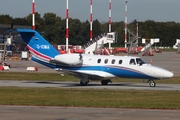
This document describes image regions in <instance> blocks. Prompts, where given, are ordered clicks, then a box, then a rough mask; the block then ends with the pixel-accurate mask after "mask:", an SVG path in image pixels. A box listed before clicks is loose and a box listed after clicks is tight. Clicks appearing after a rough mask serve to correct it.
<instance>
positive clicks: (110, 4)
mask: <svg viewBox="0 0 180 120" xmlns="http://www.w3.org/2000/svg"><path fill="white" fill-rule="evenodd" d="M111 10H112V3H111V0H109V32H111V23H112V17H111Z"/></svg>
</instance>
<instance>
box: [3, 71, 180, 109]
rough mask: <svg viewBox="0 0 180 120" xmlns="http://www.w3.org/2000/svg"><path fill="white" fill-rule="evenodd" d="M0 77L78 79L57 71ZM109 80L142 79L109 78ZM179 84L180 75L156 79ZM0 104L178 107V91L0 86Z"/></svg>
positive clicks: (11, 73) (144, 107)
mask: <svg viewBox="0 0 180 120" xmlns="http://www.w3.org/2000/svg"><path fill="white" fill-rule="evenodd" d="M0 75H1V77H0V79H1V80H38V81H75V82H76V81H78V82H79V79H77V78H75V77H73V76H69V75H67V74H65V76H61V75H60V73H38V72H22V73H21V72H1V73H0ZM113 82H142V80H140V79H137V80H135V79H122V78H117V79H113ZM156 82H157V83H167V84H180V77H173V78H171V79H166V80H160V81H156ZM0 96H1V97H0V105H35V106H76V107H104V108H142V109H180V102H179V101H180V91H159V90H158V91H155V90H152V91H148V90H109V89H102V90H99V89H62V88H20V87H0Z"/></svg>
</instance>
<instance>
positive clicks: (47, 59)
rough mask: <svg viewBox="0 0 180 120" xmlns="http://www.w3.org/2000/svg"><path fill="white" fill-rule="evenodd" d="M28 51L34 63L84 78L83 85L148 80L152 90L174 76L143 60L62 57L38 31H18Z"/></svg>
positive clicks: (64, 55)
mask: <svg viewBox="0 0 180 120" xmlns="http://www.w3.org/2000/svg"><path fill="white" fill-rule="evenodd" d="M17 31H18V33H19V34H20V36H21V37H22V39H23V41H24V42H25V43H27V48H28V49H29V51H30V52H31V53H32V60H34V61H36V62H38V63H40V64H43V65H45V66H48V67H50V68H52V69H54V70H56V71H62V72H65V73H68V74H71V75H73V76H75V77H78V78H80V84H81V85H82V86H84V85H87V84H88V83H89V81H90V80H100V81H101V84H102V85H107V84H108V83H109V82H111V79H112V78H116V77H120V78H137V79H147V80H148V81H149V85H150V87H155V86H156V83H155V82H154V80H161V79H164V78H171V77H173V76H174V74H173V73H172V72H170V71H168V70H166V69H163V68H160V67H157V66H152V65H151V64H149V63H147V62H146V61H145V60H143V59H142V58H140V57H135V56H113V55H110V56H108V55H92V54H76V53H73V54H70V53H68V54H60V53H59V52H58V50H56V49H55V48H54V47H53V46H52V45H51V44H50V43H49V42H47V40H45V38H43V37H42V36H41V35H40V34H39V33H38V32H37V31H35V30H31V29H17Z"/></svg>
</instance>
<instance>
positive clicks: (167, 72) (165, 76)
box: [164, 71, 174, 78]
mask: <svg viewBox="0 0 180 120" xmlns="http://www.w3.org/2000/svg"><path fill="white" fill-rule="evenodd" d="M173 76H174V73H172V72H170V71H166V72H165V74H164V78H171V77H173Z"/></svg>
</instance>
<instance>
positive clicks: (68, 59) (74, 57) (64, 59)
mask: <svg viewBox="0 0 180 120" xmlns="http://www.w3.org/2000/svg"><path fill="white" fill-rule="evenodd" d="M54 60H55V61H58V62H60V63H64V64H69V65H77V64H82V62H83V59H82V55H81V54H60V55H57V56H55V58H54Z"/></svg>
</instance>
